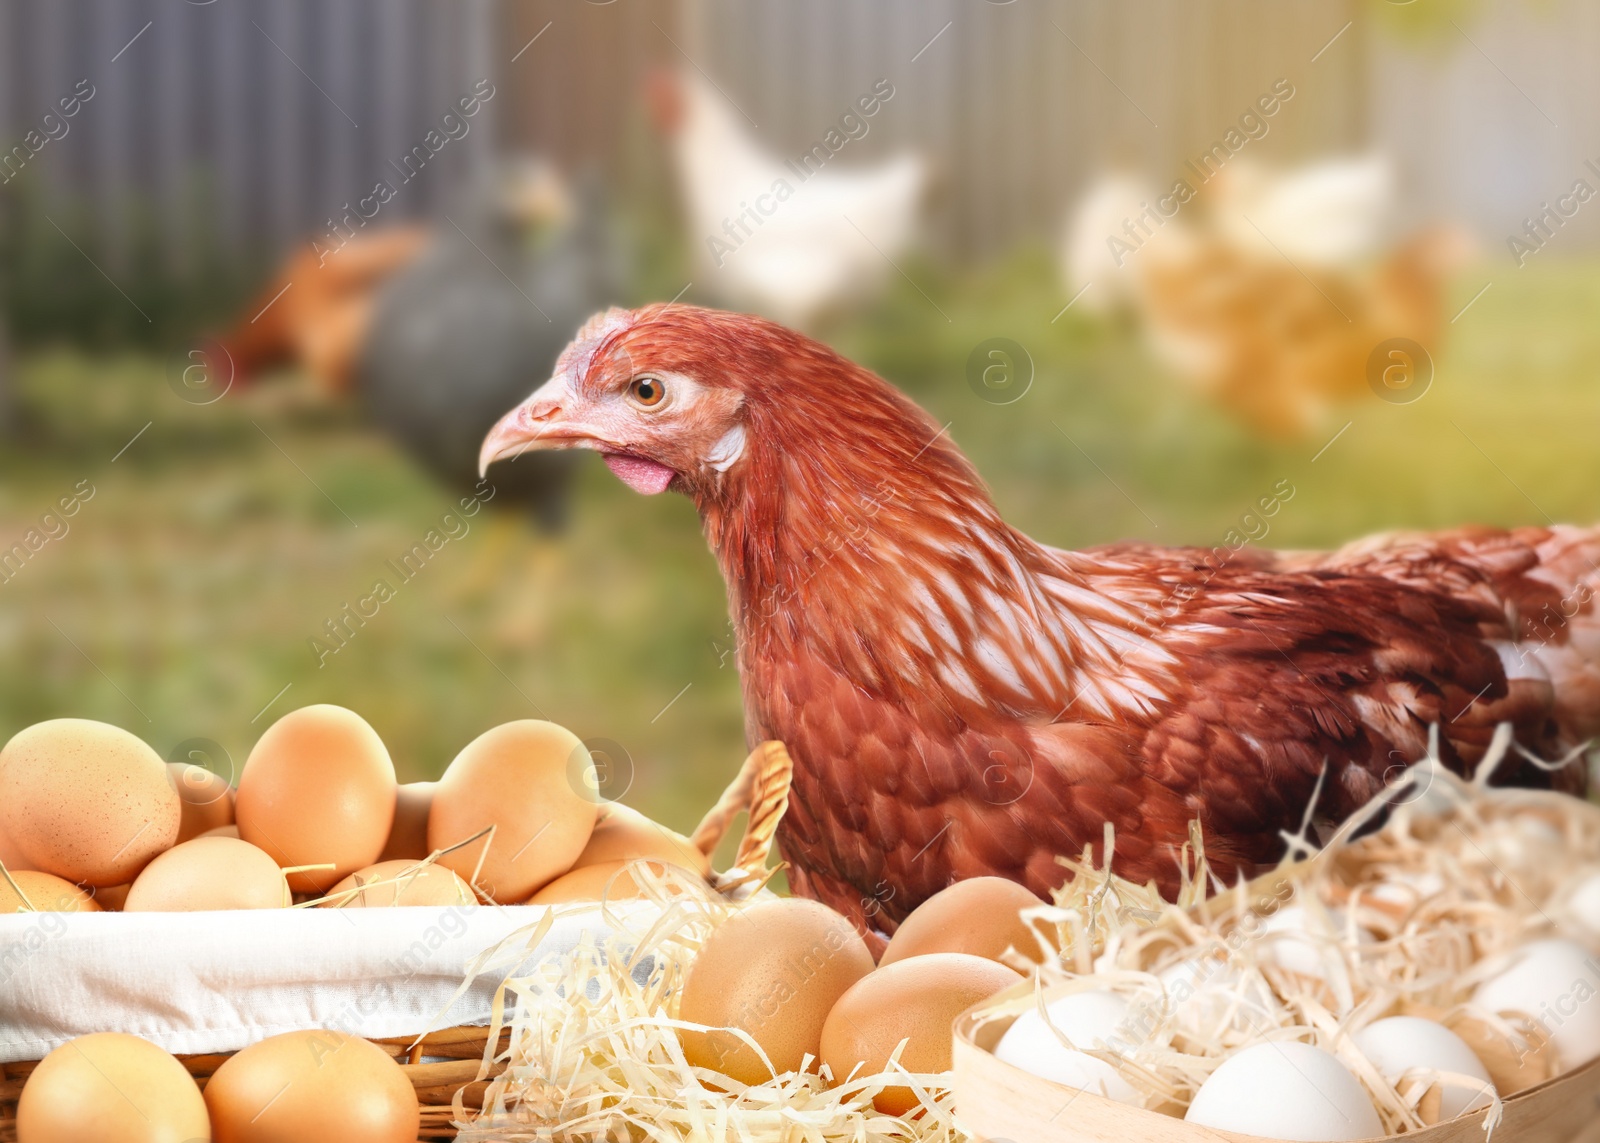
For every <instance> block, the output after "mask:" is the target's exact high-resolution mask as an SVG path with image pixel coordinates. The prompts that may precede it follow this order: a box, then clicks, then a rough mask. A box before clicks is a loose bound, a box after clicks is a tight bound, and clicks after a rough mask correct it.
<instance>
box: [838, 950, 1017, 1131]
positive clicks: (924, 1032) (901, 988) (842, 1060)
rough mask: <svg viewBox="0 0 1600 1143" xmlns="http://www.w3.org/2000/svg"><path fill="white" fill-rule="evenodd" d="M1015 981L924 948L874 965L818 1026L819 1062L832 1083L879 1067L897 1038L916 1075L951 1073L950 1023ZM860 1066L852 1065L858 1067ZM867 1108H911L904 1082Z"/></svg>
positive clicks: (973, 960)
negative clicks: (882, 964) (912, 954)
mask: <svg viewBox="0 0 1600 1143" xmlns="http://www.w3.org/2000/svg"><path fill="white" fill-rule="evenodd" d="M1021 979H1022V976H1021V974H1019V973H1016V972H1013V971H1012V970H1011V969H1009V968H1007V967H1006V966H1005V965H1003V964H996V963H995V962H994V961H992V960H989V959H988V958H986V957H981V956H972V955H971V954H969V953H926V954H924V955H922V956H914V957H908V958H907V959H905V960H902V961H896V962H895V963H894V964H891V965H887V966H885V967H882V968H879V969H878V970H877V971H876V972H874V973H872V974H871V975H870V976H866V977H863V978H862V979H861V980H859V981H858V982H856V984H855V985H854V986H853V987H851V989H850V990H849V991H848V992H846V993H845V994H844V995H843V996H841V997H840V998H839V1002H838V1003H837V1004H835V1005H834V1006H833V1010H832V1011H831V1012H829V1013H828V1019H827V1023H825V1024H824V1025H823V1028H822V1062H823V1063H825V1064H827V1065H828V1070H829V1071H830V1072H831V1073H832V1074H833V1081H834V1083H835V1084H839V1083H843V1082H844V1081H845V1080H846V1079H847V1078H849V1076H850V1074H851V1072H852V1071H855V1072H856V1076H857V1078H860V1077H861V1076H868V1075H875V1074H877V1073H878V1072H881V1071H883V1070H884V1069H885V1068H886V1067H887V1066H888V1063H889V1057H890V1056H891V1055H893V1054H894V1050H895V1047H896V1046H897V1045H898V1044H899V1043H900V1041H901V1040H906V1041H907V1043H906V1047H905V1050H904V1051H903V1052H901V1053H900V1063H901V1064H902V1065H903V1066H904V1067H905V1068H906V1070H907V1071H910V1072H915V1073H925V1072H947V1071H949V1070H950V1050H951V1049H950V1043H951V1039H952V1030H951V1025H952V1024H953V1023H954V1022H955V1018H956V1017H957V1016H959V1015H961V1013H963V1012H965V1011H966V1010H967V1009H968V1008H971V1007H972V1006H973V1005H974V1004H976V1003H978V1001H980V1000H984V999H986V998H988V997H990V996H993V995H994V994H995V993H997V992H1001V991H1003V990H1004V989H1007V988H1010V987H1011V986H1012V985H1013V984H1016V983H1017V982H1018V981H1020V980H1021ZM858 1069H859V1070H858ZM872 1102H873V1105H874V1106H875V1107H877V1109H878V1110H879V1111H882V1112H884V1113H886V1114H888V1115H904V1114H906V1113H907V1112H909V1111H911V1110H913V1109H914V1108H915V1107H916V1106H917V1099H916V1096H915V1095H913V1094H912V1091H911V1089H910V1088H909V1087H890V1088H885V1089H884V1090H883V1091H882V1092H880V1093H879V1094H878V1095H877V1096H876V1097H875V1098H874V1099H873V1101H872Z"/></svg>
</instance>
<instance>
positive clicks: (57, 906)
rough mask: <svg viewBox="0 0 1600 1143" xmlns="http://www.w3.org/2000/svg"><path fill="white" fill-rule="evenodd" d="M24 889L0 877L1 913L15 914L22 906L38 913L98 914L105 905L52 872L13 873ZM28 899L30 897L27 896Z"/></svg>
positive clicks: (84, 890)
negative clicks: (19, 892) (14, 887)
mask: <svg viewBox="0 0 1600 1143" xmlns="http://www.w3.org/2000/svg"><path fill="white" fill-rule="evenodd" d="M11 880H12V881H15V882H16V883H17V889H20V890H22V896H21V897H19V896H17V889H13V888H12V887H11V884H10V882H8V881H7V880H6V879H5V878H3V877H0V913H15V912H17V911H18V910H19V909H21V910H24V911H30V912H35V913H98V912H100V911H101V906H100V903H99V902H98V901H96V900H95V899H94V897H93V896H92V895H91V894H90V893H89V891H88V890H87V889H82V888H80V887H78V886H77V885H74V884H73V883H72V882H70V881H63V880H62V879H61V878H59V877H57V876H55V875H54V874H50V873H38V872H35V871H33V870H27V869H24V870H20V871H19V872H16V873H13V874H12V875H11ZM24 898H26V899H24Z"/></svg>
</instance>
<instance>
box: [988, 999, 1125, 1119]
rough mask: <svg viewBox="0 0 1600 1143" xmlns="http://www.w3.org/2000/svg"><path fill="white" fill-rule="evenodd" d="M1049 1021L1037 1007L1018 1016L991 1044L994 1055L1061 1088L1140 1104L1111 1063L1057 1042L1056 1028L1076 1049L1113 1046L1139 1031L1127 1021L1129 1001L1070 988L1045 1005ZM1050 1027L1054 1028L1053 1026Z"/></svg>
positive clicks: (1058, 1040)
mask: <svg viewBox="0 0 1600 1143" xmlns="http://www.w3.org/2000/svg"><path fill="white" fill-rule="evenodd" d="M1045 1012H1046V1013H1047V1014H1048V1016H1049V1023H1046V1022H1045V1018H1044V1017H1043V1016H1040V1014H1039V1009H1038V1008H1037V1007H1034V1008H1030V1009H1028V1010H1027V1011H1026V1012H1024V1013H1022V1015H1020V1016H1018V1017H1017V1019H1016V1022H1015V1023H1013V1024H1012V1025H1011V1027H1009V1028H1007V1029H1006V1032H1005V1035H1003V1036H1001V1037H1000V1042H999V1043H998V1044H996V1045H995V1049H994V1054H995V1056H996V1057H997V1058H999V1059H1001V1060H1003V1061H1005V1062H1006V1063H1008V1064H1011V1065H1012V1066H1013V1067H1018V1068H1021V1069H1022V1070H1023V1071H1025V1072H1028V1073H1030V1074H1032V1075H1036V1076H1038V1077H1039V1078H1040V1079H1046V1080H1050V1081H1051V1082H1052V1083H1058V1084H1061V1085H1063V1086H1065V1087H1070V1088H1077V1089H1079V1090H1082V1091H1088V1092H1093V1093H1094V1094H1096V1095H1103V1096H1105V1097H1106V1098H1107V1099H1114V1100H1116V1101H1117V1102H1119V1103H1129V1104H1133V1105H1135V1106H1141V1105H1142V1104H1143V1103H1144V1100H1143V1097H1141V1096H1140V1095H1139V1093H1138V1092H1137V1091H1136V1090H1135V1089H1134V1088H1133V1086H1132V1085H1131V1084H1129V1083H1128V1081H1127V1080H1125V1079H1123V1078H1122V1076H1121V1074H1120V1073H1119V1072H1118V1071H1117V1069H1116V1068H1114V1067H1112V1066H1111V1065H1110V1064H1108V1063H1106V1062H1105V1061H1104V1060H1100V1059H1096V1058H1095V1057H1094V1056H1091V1055H1089V1054H1088V1053H1086V1052H1078V1051H1073V1050H1072V1049H1071V1048H1068V1047H1067V1046H1066V1045H1064V1044H1062V1042H1061V1039H1060V1037H1058V1036H1057V1035H1056V1032H1060V1033H1061V1035H1062V1036H1065V1037H1066V1038H1067V1040H1068V1042H1069V1043H1071V1044H1073V1045H1075V1046H1077V1047H1080V1048H1105V1047H1115V1046H1117V1045H1118V1044H1120V1043H1123V1042H1125V1041H1127V1040H1129V1039H1132V1038H1134V1037H1136V1036H1138V1035H1140V1034H1141V1031H1140V1030H1139V1029H1137V1028H1132V1027H1131V1026H1130V1025H1131V1024H1134V1023H1137V1022H1138V1021H1137V1016H1136V1015H1135V1014H1134V1013H1133V1012H1132V1010H1131V1008H1130V1006H1129V1004H1128V1002H1127V1001H1126V1000H1124V999H1122V997H1120V996H1117V995H1115V994H1113V993H1110V992H1074V993H1072V994H1070V995H1067V996H1061V997H1058V998H1056V999H1055V1000H1052V1001H1050V1002H1049V1003H1048V1004H1046V1005H1045ZM1052 1028H1053V1029H1054V1030H1052Z"/></svg>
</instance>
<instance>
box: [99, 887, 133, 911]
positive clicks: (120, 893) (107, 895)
mask: <svg viewBox="0 0 1600 1143" xmlns="http://www.w3.org/2000/svg"><path fill="white" fill-rule="evenodd" d="M132 888H133V886H132V885H108V886H106V887H105V888H104V889H96V890H95V891H94V903H95V904H96V905H99V906H100V907H101V908H102V909H104V910H105V911H106V912H108V913H120V912H122V906H123V905H125V904H127V903H128V891H129V890H130V889H132Z"/></svg>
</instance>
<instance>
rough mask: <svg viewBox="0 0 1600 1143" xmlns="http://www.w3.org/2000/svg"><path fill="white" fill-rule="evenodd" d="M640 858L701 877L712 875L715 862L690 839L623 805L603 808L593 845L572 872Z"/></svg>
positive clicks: (591, 838) (609, 804) (590, 843)
mask: <svg viewBox="0 0 1600 1143" xmlns="http://www.w3.org/2000/svg"><path fill="white" fill-rule="evenodd" d="M636 857H654V858H658V859H660V860H662V861H666V862H670V863H671V864H673V865H681V866H683V867H684V868H685V869H693V870H696V871H697V872H699V873H700V875H701V876H705V875H706V874H708V873H710V872H711V859H710V858H709V857H707V856H706V855H705V854H703V853H701V852H700V851H699V850H698V849H696V848H695V847H694V844H693V843H692V842H690V840H689V839H688V838H686V837H684V836H683V835H682V834H681V833H675V832H674V831H672V830H670V829H668V828H667V827H666V826H664V825H661V824H660V823H659V822H655V821H652V820H651V819H649V818H647V817H645V816H644V815H643V814H641V813H640V812H639V811H638V810H636V809H633V808H632V807H631V806H625V805H623V804H622V803H621V802H605V803H602V804H601V806H600V813H599V815H598V816H597V817H596V818H595V823H594V832H593V833H591V834H590V835H589V844H587V845H585V846H584V847H583V852H582V853H580V854H578V860H576V861H574V862H573V863H572V868H573V869H582V868H584V867H585V866H589V865H609V864H611V863H612V862H616V861H632V860H633V859H634V858H636Z"/></svg>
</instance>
